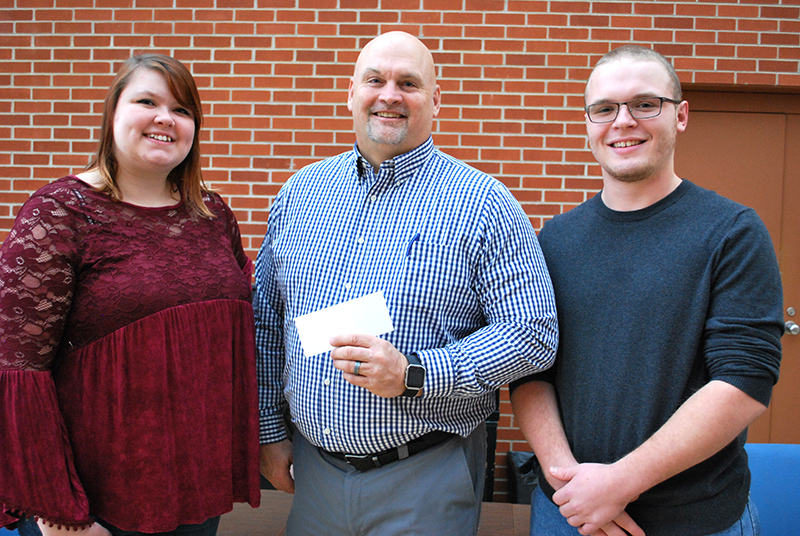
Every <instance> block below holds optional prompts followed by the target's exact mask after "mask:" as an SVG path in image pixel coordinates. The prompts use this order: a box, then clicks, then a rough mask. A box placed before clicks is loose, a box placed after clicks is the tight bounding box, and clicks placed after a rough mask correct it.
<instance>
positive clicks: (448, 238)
mask: <svg viewBox="0 0 800 536" xmlns="http://www.w3.org/2000/svg"><path fill="white" fill-rule="evenodd" d="M440 106H441V89H440V88H439V86H438V84H437V83H436V68H435V65H434V61H433V57H432V55H431V52H430V51H429V50H428V48H427V47H426V46H425V45H424V44H423V43H422V42H421V41H420V40H419V39H417V38H416V37H413V36H411V35H409V34H407V33H404V32H389V33H386V34H383V35H381V36H379V37H377V38H375V39H373V40H372V41H370V42H369V43H368V44H367V45H366V46H365V47H364V48H363V50H362V51H361V54H360V55H359V57H358V60H357V62H356V66H355V71H354V74H353V77H352V78H351V79H350V88H349V91H348V96H347V107H348V109H349V110H350V111H351V113H352V115H353V126H354V130H355V137H356V144H355V146H354V147H353V148H352V150H349V151H347V152H344V153H342V154H340V155H337V156H334V157H331V158H328V159H326V160H323V161H321V162H317V163H315V164H312V165H310V166H307V167H306V168H304V169H302V170H300V171H299V172H298V173H296V174H295V175H294V176H292V177H291V178H290V179H289V180H288V181H287V183H286V184H285V185H284V186H283V187H282V188H281V191H280V193H279V194H278V195H277V197H276V199H275V202H274V204H273V206H272V209H271V211H270V217H269V225H268V230H267V235H266V237H265V240H264V243H263V246H262V248H261V251H260V252H259V256H258V262H257V268H256V285H257V293H256V298H255V301H256V304H255V305H256V307H255V309H256V311H257V312H256V330H257V343H258V348H259V356H258V368H259V382H260V384H259V388H260V393H259V394H260V406H261V407H260V410H261V444H262V445H261V459H262V462H261V469H262V473H263V474H264V476H266V478H267V479H269V480H270V482H272V484H273V485H274V486H275V487H276V488H278V489H280V490H283V491H286V492H288V493H294V494H295V496H294V499H293V501H292V510H291V513H290V515H289V520H288V522H287V527H286V533H287V535H289V536H297V535H309V536H311V535H313V536H321V535H331V536H343V535H345V536H346V535H360V536H363V535H371V536H392V535H398V536H399V535H404V536H407V535H413V534H417V535H434V534H435V535H437V536H447V535H452V536H465V535H469V534H475V533H476V532H477V527H478V518H479V515H480V505H481V499H482V497H483V486H484V484H483V483H484V473H485V464H486V430H485V425H484V422H485V419H486V417H487V416H489V414H491V413H492V411H493V410H494V409H495V408H494V405H495V392H496V391H497V389H499V388H500V387H501V386H502V385H504V384H507V383H509V382H510V381H513V380H515V379H517V378H521V377H523V376H526V375H529V374H534V373H536V372H539V371H542V370H544V369H546V368H548V367H549V366H551V365H552V363H553V358H554V355H555V351H556V348H557V346H558V327H557V322H556V316H557V315H556V310H555V304H554V301H553V294H552V287H551V283H550V278H549V275H548V272H547V268H546V267H545V265H544V261H543V258H542V254H541V251H540V249H539V245H538V242H537V240H536V235H535V234H534V232H533V229H532V227H531V225H530V223H529V221H528V218H527V216H526V215H525V213H524V212H523V211H522V209H521V207H520V206H519V203H517V201H516V200H515V199H514V198H513V197H512V195H511V194H510V193H509V191H508V190H507V189H506V188H505V187H504V186H503V185H502V184H501V183H500V182H498V181H497V180H495V179H493V178H492V177H489V176H488V175H486V174H485V173H482V172H480V171H478V170H476V169H474V168H472V167H470V166H468V165H466V164H464V163H463V162H460V161H458V160H456V159H454V158H452V157H450V156H448V155H446V154H444V153H442V152H441V151H439V150H438V149H436V148H435V147H434V144H433V138H432V136H431V132H432V129H433V121H434V118H435V117H436V116H437V115H438V114H439V110H440ZM375 296H378V297H379V300H383V301H384V302H385V305H386V310H387V311H388V315H389V317H390V319H391V325H392V328H391V329H387V331H388V332H386V333H382V334H377V335H376V334H374V333H336V334H335V335H334V336H333V337H332V338H331V339H330V341H329V342H330V347H332V348H333V349H332V350H327V351H322V352H318V353H316V354H314V355H306V353H305V352H304V349H303V344H302V343H301V340H300V336H299V335H298V329H297V325H296V323H295V319H296V318H297V317H299V316H303V315H307V314H309V313H314V312H316V311H320V310H323V309H326V308H328V307H330V306H333V305H337V304H341V303H345V302H350V301H351V300H355V299H357V298H362V297H373V298H374V297H375ZM356 303H358V302H356ZM351 305H352V304H351ZM323 328H326V329H327V328H329V326H328V325H323V327H321V328H320V329H323ZM326 332H327V331H326Z"/></svg>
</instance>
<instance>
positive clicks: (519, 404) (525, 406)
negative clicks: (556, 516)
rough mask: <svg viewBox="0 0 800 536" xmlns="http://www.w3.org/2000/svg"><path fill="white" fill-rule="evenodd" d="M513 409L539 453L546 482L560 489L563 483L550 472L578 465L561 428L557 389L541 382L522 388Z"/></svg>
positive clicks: (524, 385) (519, 425) (515, 416)
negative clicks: (551, 469)
mask: <svg viewBox="0 0 800 536" xmlns="http://www.w3.org/2000/svg"><path fill="white" fill-rule="evenodd" d="M511 406H512V407H513V409H514V418H515V419H516V421H517V426H518V427H519V428H520V429H521V430H522V433H523V434H524V435H525V439H527V440H528V443H530V445H531V447H532V448H533V451H534V453H536V457H537V459H538V461H539V463H540V464H541V465H542V467H543V468H544V473H545V477H546V478H547V481H548V482H549V483H550V485H551V486H553V487H554V488H555V489H558V488H559V487H561V486H562V485H563V484H564V483H563V482H560V481H557V480H555V479H553V478H552V476H551V475H550V474H549V472H548V470H547V469H548V468H549V467H556V466H557V467H568V466H570V465H574V464H576V463H577V462H576V461H575V457H574V456H573V455H572V451H571V449H570V447H569V442H568V441H567V436H566V434H565V433H564V427H563V425H562V424H561V417H560V415H559V413H558V402H557V400H556V395H555V388H554V387H553V385H552V384H550V383H547V382H541V381H533V382H528V383H525V384H522V385H520V386H519V387H517V388H516V389H515V390H514V392H513V393H512V394H511Z"/></svg>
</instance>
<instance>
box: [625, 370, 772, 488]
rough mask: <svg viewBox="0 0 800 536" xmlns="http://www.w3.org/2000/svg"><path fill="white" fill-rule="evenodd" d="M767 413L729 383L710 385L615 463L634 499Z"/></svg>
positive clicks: (699, 459) (724, 442)
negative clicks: (648, 437)
mask: <svg viewBox="0 0 800 536" xmlns="http://www.w3.org/2000/svg"><path fill="white" fill-rule="evenodd" d="M765 410H766V407H765V406H764V405H763V404H761V403H760V402H758V401H756V400H754V399H753V398H751V397H750V396H748V395H747V394H745V393H744V392H743V391H741V390H739V389H738V388H736V387H734V386H733V385H730V384H728V383H725V382H722V381H712V382H710V383H708V384H706V385H705V386H704V387H703V388H702V389H700V390H699V391H697V392H696V393H695V394H694V395H693V396H692V397H690V398H689V399H688V400H687V401H686V402H684V404H683V405H682V406H681V407H680V408H678V411H676V412H675V414H674V415H673V416H672V417H671V418H670V419H669V420H668V421H667V422H666V423H665V424H664V426H662V427H661V428H660V429H659V430H658V431H657V432H656V433H655V434H653V436H652V437H651V438H650V439H648V440H647V441H645V442H644V443H643V444H642V445H641V446H640V447H638V448H637V449H636V450H634V451H633V452H631V453H630V454H628V455H627V456H625V457H624V458H622V459H621V460H619V461H618V462H616V463H615V464H614V465H615V466H616V467H617V468H618V469H619V471H620V472H622V473H624V474H626V475H627V480H628V482H630V483H631V485H633V486H635V490H636V493H635V494H636V495H638V494H640V493H642V492H644V491H646V490H648V489H650V488H652V487H653V486H655V485H657V484H659V483H661V482H663V481H664V480H667V479H668V478H670V477H672V476H674V475H677V474H678V473H681V472H683V471H685V470H686V469H689V468H690V467H692V466H694V465H697V464H698V463H700V462H702V461H704V460H706V459H708V458H709V457H711V456H713V455H714V454H716V453H717V452H719V451H720V450H722V449H723V448H724V447H725V446H726V445H728V444H729V443H730V442H731V441H733V440H734V439H735V438H736V436H738V435H739V434H740V433H741V432H742V430H744V429H745V428H746V427H747V426H749V425H750V424H751V423H752V422H753V421H754V420H755V419H756V418H758V416H759V415H761V414H762V413H763V412H764V411H765Z"/></svg>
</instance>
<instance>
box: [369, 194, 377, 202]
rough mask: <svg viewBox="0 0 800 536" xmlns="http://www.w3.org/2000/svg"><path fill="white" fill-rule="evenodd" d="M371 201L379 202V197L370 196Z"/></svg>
mask: <svg viewBox="0 0 800 536" xmlns="http://www.w3.org/2000/svg"><path fill="white" fill-rule="evenodd" d="M369 200H370V201H372V202H373V203H374V202H375V201H377V200H378V196H377V195H371V196H369Z"/></svg>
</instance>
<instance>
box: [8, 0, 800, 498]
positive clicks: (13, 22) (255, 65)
mask: <svg viewBox="0 0 800 536" xmlns="http://www.w3.org/2000/svg"><path fill="white" fill-rule="evenodd" d="M388 5H391V6H392V7H393V8H392V9H387V8H384V6H388ZM164 6H167V7H164ZM799 19H800V3H798V2H797V0H783V1H781V0H761V1H759V0H752V1H750V2H748V3H744V2H741V3H740V2H736V1H735V0H730V1H722V2H710V1H702V2H697V1H686V2H675V3H671V2H663V1H638V2H626V1H606V2H590V1H535V0H518V1H515V0H413V1H411V0H395V1H393V2H388V1H387V0H0V62H2V63H1V64H2V67H0V239H2V238H4V237H5V236H6V234H7V231H8V229H9V228H10V227H11V225H12V223H13V218H14V214H15V213H16V211H17V210H18V208H19V205H20V204H21V203H22V202H23V201H24V200H25V199H26V198H27V196H28V195H29V194H30V193H31V192H32V191H33V190H35V189H36V188H37V187H39V186H41V185H42V184H45V183H46V182H48V181H50V180H52V179H54V178H57V177H60V176H62V175H64V174H66V173H70V172H75V171H78V170H80V169H81V168H82V167H83V166H84V165H85V164H86V162H87V159H88V156H89V154H90V153H91V152H92V150H93V149H94V145H95V142H94V140H95V139H96V137H97V131H98V125H99V121H100V106H101V101H102V99H103V97H104V95H105V90H106V88H107V87H108V85H109V83H110V82H111V79H112V78H113V74H114V72H115V71H116V69H117V67H118V66H119V64H120V62H121V61H123V60H124V59H125V58H127V57H128V56H129V55H131V53H133V52H138V51H143V50H150V51H159V52H164V53H168V54H171V55H173V56H175V57H177V58H178V59H180V60H181V61H183V62H184V63H186V64H187V66H188V67H189V68H190V69H191V71H192V72H193V73H194V75H195V77H196V80H197V83H198V86H199V87H200V94H201V97H202V99H203V101H204V110H205V113H206V123H205V130H204V133H203V136H202V139H203V146H202V149H203V154H204V155H205V166H204V169H205V177H206V179H207V180H208V181H209V182H210V183H211V184H212V186H214V187H215V188H217V189H218V190H220V191H221V192H222V193H223V194H224V195H225V197H226V198H227V199H228V201H229V202H230V204H231V206H232V207H233V209H234V210H235V212H236V214H237V217H238V218H239V221H240V223H241V226H242V233H243V235H244V240H245V247H246V248H247V249H248V251H249V253H250V254H251V255H252V256H253V257H255V252H256V250H257V249H258V247H259V246H260V244H261V238H262V236H263V234H264V231H265V228H266V220H267V211H268V207H269V204H270V201H271V199H272V196H274V195H275V193H276V192H277V191H278V189H279V188H280V185H281V184H282V183H283V182H284V181H285V180H286V178H287V177H288V176H289V175H291V174H292V173H293V172H294V171H296V170H298V169H299V168H300V167H301V166H303V165H305V164H307V163H310V162H313V161H316V160H319V159H321V158H324V157H327V156H330V155H333V154H336V153H339V152H341V151H344V150H347V149H349V148H350V147H351V146H352V144H353V142H354V136H353V134H352V123H351V119H350V116H349V113H348V111H347V108H346V106H345V101H346V91H347V86H348V78H349V76H350V75H351V73H352V65H353V63H354V61H355V58H356V55H357V53H358V50H359V49H360V47H361V46H363V45H364V44H365V43H366V42H367V41H368V40H369V39H370V38H372V37H374V36H375V35H377V34H379V33H382V32H384V31H387V30H391V29H402V30H406V31H408V32H410V33H413V34H416V35H419V36H421V37H422V39H423V40H424V42H425V43H426V44H427V45H428V46H429V47H430V49H431V50H432V51H433V53H434V57H435V60H436V62H437V63H438V66H439V82H440V84H441V86H442V93H443V108H442V112H441V114H440V117H439V119H438V120H437V122H436V124H435V127H434V128H435V132H434V140H435V141H436V143H437V145H438V146H439V147H440V148H442V149H444V150H445V151H446V152H449V153H450V154H453V155H455V156H457V157H459V158H461V159H463V160H465V161H467V162H469V163H471V164H473V165H474V166H476V167H478V168H480V169H482V170H484V171H486V172H488V173H490V174H492V175H494V176H495V177H497V178H498V179H500V180H502V181H503V182H504V183H505V184H507V185H508V186H509V187H510V188H511V190H512V191H513V193H514V195H515V196H516V197H517V199H518V200H519V201H520V203H522V205H523V207H524V208H525V210H526V211H527V212H528V214H529V215H530V218H531V222H532V224H533V225H534V227H536V228H537V229H538V228H539V227H541V224H542V221H543V220H544V219H546V218H548V217H550V216H552V215H554V214H558V213H560V212H562V211H564V210H566V209H568V208H570V207H572V206H574V205H575V204H577V203H580V202H581V201H583V200H584V199H586V198H587V196H590V195H591V194H592V193H593V192H594V191H596V190H597V189H598V187H599V179H598V177H599V173H598V170H597V166H596V165H594V163H593V160H592V157H591V155H590V154H589V153H588V151H587V150H586V143H585V140H584V127H583V123H582V122H583V114H582V110H581V107H582V105H583V102H582V93H583V87H584V82H585V80H586V78H587V76H588V74H589V71H590V69H591V66H592V65H593V64H594V62H595V61H596V60H597V59H598V58H599V57H600V56H601V55H602V54H604V53H605V52H607V51H608V50H609V49H610V48H612V47H613V46H616V45H620V44H624V43H628V42H636V43H640V44H644V45H651V46H654V47H655V48H656V49H657V50H658V51H660V52H662V53H663V54H665V55H667V56H668V57H670V58H672V59H673V60H674V63H675V65H676V67H677V69H678V71H679V74H680V77H681V80H682V81H683V82H684V83H685V84H702V85H712V86H732V85H733V86H746V85H751V86H767V87H779V88H786V89H787V90H791V91H797V92H800V74H798V69H799V68H800V20H799ZM502 398H503V402H502V412H503V416H502V418H501V422H500V430H499V440H498V452H499V453H505V452H506V451H508V450H510V449H515V450H523V449H526V448H527V447H526V444H525V442H524V440H523V439H522V436H521V434H520V433H519V431H517V430H516V429H515V427H514V422H513V418H512V417H511V415H510V405H509V403H508V393H507V391H505V392H504V393H503V397H502ZM498 463H499V467H498V472H497V476H498V483H497V486H496V494H495V496H496V498H497V499H498V500H503V498H504V497H505V489H506V482H505V480H504V479H505V469H504V463H505V456H504V455H503V454H500V455H499V458H498Z"/></svg>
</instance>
